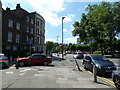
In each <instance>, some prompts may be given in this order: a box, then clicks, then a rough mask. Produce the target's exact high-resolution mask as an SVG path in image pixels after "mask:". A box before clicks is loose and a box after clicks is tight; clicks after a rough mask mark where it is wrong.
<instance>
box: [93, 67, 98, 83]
mask: <svg viewBox="0 0 120 90" xmlns="http://www.w3.org/2000/svg"><path fill="white" fill-rule="evenodd" d="M93 75H94V82H97V68H96V66H95V65H94V66H93Z"/></svg>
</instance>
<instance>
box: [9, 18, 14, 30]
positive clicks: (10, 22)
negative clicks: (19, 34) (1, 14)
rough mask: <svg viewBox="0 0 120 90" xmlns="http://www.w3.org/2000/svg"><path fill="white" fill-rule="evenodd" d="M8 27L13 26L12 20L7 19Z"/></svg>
mask: <svg viewBox="0 0 120 90" xmlns="http://www.w3.org/2000/svg"><path fill="white" fill-rule="evenodd" d="M8 27H11V28H13V21H12V20H11V19H9V21H8Z"/></svg>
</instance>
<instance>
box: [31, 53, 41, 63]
mask: <svg viewBox="0 0 120 90" xmlns="http://www.w3.org/2000/svg"><path fill="white" fill-rule="evenodd" d="M38 60H39V57H38V55H33V56H32V57H31V58H30V61H31V64H32V65H36V64H37V63H38Z"/></svg>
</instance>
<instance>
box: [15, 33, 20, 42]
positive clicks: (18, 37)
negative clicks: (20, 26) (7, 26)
mask: <svg viewBox="0 0 120 90" xmlns="http://www.w3.org/2000/svg"><path fill="white" fill-rule="evenodd" d="M19 42H20V35H19V34H16V43H19Z"/></svg>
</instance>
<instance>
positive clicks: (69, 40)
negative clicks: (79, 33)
mask: <svg viewBox="0 0 120 90" xmlns="http://www.w3.org/2000/svg"><path fill="white" fill-rule="evenodd" d="M77 38H78V37H73V38H66V39H65V41H66V42H68V43H75V44H76V43H77Z"/></svg>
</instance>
